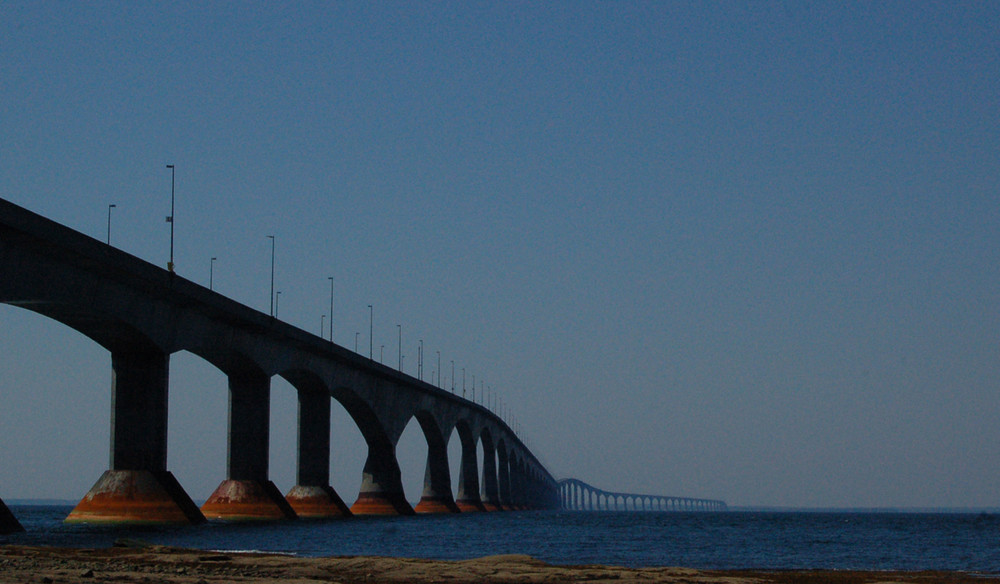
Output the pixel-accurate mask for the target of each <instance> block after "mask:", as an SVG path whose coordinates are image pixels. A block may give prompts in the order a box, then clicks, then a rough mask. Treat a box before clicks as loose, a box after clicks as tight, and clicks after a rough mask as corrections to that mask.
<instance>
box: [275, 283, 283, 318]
mask: <svg viewBox="0 0 1000 584" xmlns="http://www.w3.org/2000/svg"><path fill="white" fill-rule="evenodd" d="M279 300H281V290H278V292H277V294H275V295H274V318H278V301H279Z"/></svg>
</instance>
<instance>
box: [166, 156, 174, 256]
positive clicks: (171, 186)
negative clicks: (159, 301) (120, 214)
mask: <svg viewBox="0 0 1000 584" xmlns="http://www.w3.org/2000/svg"><path fill="white" fill-rule="evenodd" d="M167 168H169V169H170V216H169V217H167V223H169V224H170V261H169V262H167V271H169V272H170V273H171V274H172V273H174V165H173V164H168V165H167Z"/></svg>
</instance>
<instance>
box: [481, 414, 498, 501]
mask: <svg viewBox="0 0 1000 584" xmlns="http://www.w3.org/2000/svg"><path fill="white" fill-rule="evenodd" d="M482 441H483V486H482V489H483V491H482V502H483V508H484V509H486V510H487V511H501V510H502V508H501V506H500V491H499V487H498V483H497V460H496V450H494V448H493V439H492V438H491V437H490V435H489V433H488V432H484V433H483V436H482Z"/></svg>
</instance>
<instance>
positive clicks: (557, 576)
mask: <svg viewBox="0 0 1000 584" xmlns="http://www.w3.org/2000/svg"><path fill="white" fill-rule="evenodd" d="M982 581H983V576H982V575H976V574H964V573H956V572H846V571H817V572H806V571H788V572H764V571H712V570H692V569H686V568H643V569H629V568H616V567H606V566H553V565H549V564H546V563H544V562H541V561H538V560H535V559H533V558H530V557H528V556H493V557H486V558H479V559H475V560H466V561H435V560H418V559H403V558H380V557H333V558H299V557H292V556H284V555H275V554H244V553H229V552H212V551H203V550H190V549H179V548H168V547H162V546H145V547H143V546H140V547H112V548H106V549H64V548H47V547H26V546H0V582H2V583H7V582H18V583H21V582H41V583H74V582H79V583H91V582H155V583H176V584H202V583H205V584H208V583H215V582H246V583H264V582H286V583H288V582H290V583H301V584H305V583H309V582H341V583H343V584H354V583H366V584H380V583H386V584H389V583H403V582H418V583H419V582H428V583H429V582H447V583H450V584H465V583H470V584H471V583H480V582H483V583H498V584H499V583H508V582H509V583H514V582H545V583H554V584H559V583H563V582H566V583H569V582H592V583H600V582H617V583H621V582H669V583H678V584H679V583H705V584H713V583H718V584H741V583H747V584H751V583H753V584H758V583H760V584H765V583H771V582H773V583H778V584H784V583H792V582H807V583H808V582H816V583H828V584H868V583H890V582H893V583H896V582H900V583H902V582H914V583H920V584H937V583H951V584H964V583H970V584H971V583H973V582H976V583H979V584H981V583H982Z"/></svg>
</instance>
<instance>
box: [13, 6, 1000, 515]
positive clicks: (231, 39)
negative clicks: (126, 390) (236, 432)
mask: <svg viewBox="0 0 1000 584" xmlns="http://www.w3.org/2000/svg"><path fill="white" fill-rule="evenodd" d="M998 27H1000V6H998V5H997V4H994V3H953V2H940V3H936V2H879V3H843V2H836V3H834V2H787V3H778V2H772V3H763V2H750V3H743V2H698V3H681V2H670V3H647V2H606V3H594V2H565V3H564V2H555V3H546V4H540V3H483V2H476V3H468V2H455V3H451V2H435V3H412V4H411V3H333V2H302V3H294V4H279V3H251V2H233V3H225V2H216V3H209V4H202V3H159V2H147V3H132V2H105V3H63V2H3V3H2V4H0V78H2V79H3V83H0V197H3V198H5V199H7V200H10V201H12V202H14V203H17V204H19V205H22V206H24V207H27V208H28V209H31V210H32V211H35V212H37V213H40V214H42V215H44V216H46V217H49V218H51V219H54V220H56V221H58V222H60V223H63V224H66V225H68V226H70V227H72V228H74V229H77V230H79V231H82V232H83V233H86V234H88V235H91V236H93V237H95V238H98V239H101V240H103V239H105V237H107V214H108V205H109V204H112V203H114V204H116V205H117V206H116V207H115V209H114V210H113V214H112V230H111V242H112V245H114V246H116V247H119V248H121V249H123V250H125V251H128V252H129V253H132V254H134V255H136V256H138V257H140V258H143V259H146V260H148V261H150V262H152V263H155V264H158V265H162V266H165V265H166V261H167V259H168V251H169V227H168V225H167V224H166V223H165V222H164V217H165V216H166V215H168V214H169V212H170V208H169V203H170V201H169V195H170V172H169V171H168V170H167V169H166V168H165V165H166V164H174V165H176V173H177V175H176V180H177V182H176V199H177V208H176V213H175V216H176V223H175V228H176V264H177V272H178V273H179V274H180V275H181V276H183V277H186V278H189V279H191V280H193V281H195V282H199V283H202V284H204V285H207V284H208V279H209V266H210V258H211V257H217V258H218V259H217V261H216V262H215V268H214V285H215V288H216V290H218V291H220V292H222V293H224V294H226V295H227V296H230V297H231V298H234V299H236V300H238V301H240V302H242V303H245V304H247V305H249V306H251V307H254V308H258V309H260V310H262V311H265V312H266V311H267V310H268V305H269V292H270V288H269V286H270V280H269V277H270V240H269V239H267V238H266V235H272V234H273V235H275V242H276V245H275V248H276V254H275V255H276V280H277V289H279V290H281V292H282V294H281V297H280V300H279V317H280V318H281V319H282V320H285V321H287V322H290V323H292V324H295V325H297V326H300V327H302V328H304V329H306V330H310V331H316V332H317V333H318V332H319V329H320V325H321V319H322V318H323V317H322V315H323V314H325V312H327V311H328V310H329V281H328V280H327V277H328V276H334V277H335V303H336V308H335V311H334V337H335V340H336V342H338V343H339V344H342V345H344V346H347V347H350V348H353V346H354V341H355V332H358V333H360V334H359V335H358V338H359V343H360V345H361V346H362V347H365V346H366V345H367V343H368V333H367V331H368V308H367V305H368V304H372V305H373V306H374V315H375V317H374V330H375V334H374V338H373V340H372V342H373V344H374V347H375V352H376V353H378V352H379V350H380V347H381V346H382V345H385V355H386V361H389V362H393V361H394V360H395V355H396V351H397V346H396V345H397V342H396V339H397V328H396V325H397V324H401V325H402V332H403V346H402V353H404V354H405V356H406V357H405V360H404V368H405V369H407V370H411V371H415V367H416V351H417V349H416V347H417V345H418V342H419V340H420V339H423V340H424V344H425V354H426V356H427V358H426V367H425V372H426V374H427V375H429V374H430V370H431V369H433V368H434V367H435V366H436V358H437V356H436V351H440V352H441V355H442V357H441V358H442V365H443V366H442V369H444V376H445V377H446V378H447V377H450V376H451V361H452V360H454V362H455V366H456V377H457V378H458V383H459V385H460V384H461V370H462V368H463V367H464V368H465V370H466V371H465V372H466V376H467V381H468V383H469V384H471V378H472V376H473V375H475V376H476V379H477V385H478V383H479V382H483V383H484V384H485V385H489V386H490V387H491V388H495V389H496V390H498V391H499V394H500V395H501V396H502V398H503V400H504V402H505V403H506V404H510V408H511V410H512V411H513V413H514V415H515V416H516V418H517V420H518V422H519V423H520V426H521V428H522V429H523V434H524V437H525V439H526V440H527V441H528V442H529V443H530V444H531V445H532V446H533V447H534V449H535V451H536V452H537V454H538V455H539V456H540V457H541V458H542V459H543V460H544V461H545V462H546V463H547V464H548V466H549V468H550V470H551V471H552V472H553V473H554V474H555V475H556V476H559V477H563V476H566V477H568V476H574V477H578V478H581V479H583V480H585V481H588V482H591V483H593V484H595V485H597V486H599V487H603V488H606V489H612V490H622V491H641V492H651V493H660V494H670V495H687V496H698V497H710V498H719V499H724V500H726V501H728V502H729V503H730V504H736V505H791V506H995V505H996V504H997V501H998V500H1000V497H998V494H1000V493H998V488H997V486H996V485H997V484H998V480H997V479H998V475H997V470H996V469H997V468H1000V425H997V424H996V420H997V418H998V415H1000V393H998V389H1000V387H998V379H1000V375H998V374H1000V360H998V358H997V357H998V348H1000V343H998V340H1000V335H998V331H1000V318H998V308H997V307H998V306H1000V268H998V266H1000V253H998V242H1000V233H998V225H1000V210H998V209H1000V189H998V187H1000V162H998V159H997V154H996V153H997V152H1000V123H998V122H1000V119H998V117H1000V103H998V96H1000V82H998V75H997V71H998V70H1000V40H998V39H1000V37H998V36H997V34H996V31H997V30H998ZM0 323H2V325H0V330H2V331H3V334H0V367H2V369H3V371H4V374H3V376H2V378H0V379H2V381H0V384H2V385H0V387H2V392H3V400H4V402H5V406H4V408H2V412H0V424H2V427H3V428H4V429H5V432H4V434H5V437H4V439H3V440H0V497H3V498H5V499H9V498H19V497H30V496H43V497H62V498H67V499H75V498H79V497H80V496H82V495H83V494H84V493H85V492H86V490H87V489H88V488H89V487H90V485H91V484H92V483H93V482H94V481H95V480H96V479H97V478H98V476H99V475H100V473H101V472H102V471H103V470H104V469H105V468H106V467H107V456H108V417H109V413H108V411H109V408H110V396H109V391H110V355H109V354H108V353H107V352H106V351H104V350H103V349H102V348H100V347H98V346H96V345H94V344H93V343H92V342H90V341H89V340H87V339H86V338H84V337H82V336H80V335H78V334H77V333H75V332H73V331H70V330H67V329H65V328H64V327H62V326H61V325H58V324H56V323H53V322H50V321H47V320H46V319H44V318H43V317H40V316H37V315H34V314H31V313H28V312H25V311H23V310H20V309H15V308H11V307H0ZM326 323H327V324H329V321H328V320H327V321H326ZM444 383H445V384H446V385H450V381H449V380H448V379H446V380H445V382H444ZM272 401H273V404H272V409H273V412H272V426H273V428H272V459H271V471H272V472H271V474H272V478H273V480H274V481H275V482H276V483H277V484H278V486H279V488H281V489H282V490H287V489H288V488H290V487H291V486H292V483H293V482H294V444H295V428H294V424H295V401H294V393H293V391H292V390H291V388H290V386H288V384H287V383H285V382H284V381H282V380H280V379H276V380H275V381H274V383H273V399H272ZM170 415H171V421H170V452H169V466H170V470H172V471H173V472H174V474H175V475H176V476H177V477H178V479H179V480H180V481H181V483H182V484H183V485H184V487H185V488H186V489H187V490H188V492H189V493H190V494H191V496H192V497H193V498H195V499H204V498H206V497H207V496H208V495H209V494H210V492H211V491H212V489H214V487H215V486H216V485H217V484H218V483H219V482H220V481H221V480H222V478H224V473H225V426H226V382H225V378H224V377H223V376H222V375H221V373H219V372H218V371H215V370H214V369H213V368H212V367H211V366H210V365H208V364H206V363H204V362H201V361H200V360H199V359H197V358H196V357H193V356H191V355H187V354H181V355H175V356H174V357H173V359H172V363H171V410H170ZM332 432H333V436H334V452H333V454H332V455H331V458H332V464H333V484H334V487H336V488H337V489H338V491H339V492H340V493H341V495H342V496H343V498H344V499H345V500H347V501H348V503H350V502H352V501H353V500H354V498H355V496H356V493H357V487H358V484H359V482H360V474H361V466H362V464H363V461H364V455H365V453H364V451H363V448H364V447H363V442H362V441H361V438H360V433H358V432H357V430H356V429H354V428H353V426H352V424H351V422H350V420H349V419H348V418H347V416H346V414H344V413H343V411H342V410H339V409H338V407H335V408H334V428H333V430H332ZM455 446H456V445H455V444H452V452H453V453H456V452H457V449H456V448H455ZM424 452H426V446H425V445H424V444H423V443H422V438H421V437H420V434H419V428H418V425H417V424H416V423H412V424H411V426H410V427H408V429H407V432H406V434H404V437H403V440H402V442H401V444H400V446H399V456H400V462H401V465H402V467H403V478H404V487H405V488H406V489H407V495H408V497H410V498H411V499H412V498H416V497H418V496H419V492H417V491H418V486H419V484H420V482H421V480H422V473H423V458H422V457H423V456H424ZM456 456H457V454H456Z"/></svg>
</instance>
